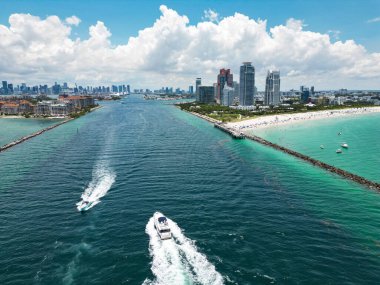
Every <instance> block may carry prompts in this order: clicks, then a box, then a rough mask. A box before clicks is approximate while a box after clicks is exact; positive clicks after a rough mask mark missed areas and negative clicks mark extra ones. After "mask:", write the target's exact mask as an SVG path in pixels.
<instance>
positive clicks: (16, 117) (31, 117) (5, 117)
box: [0, 105, 103, 120]
mask: <svg viewBox="0 0 380 285" xmlns="http://www.w3.org/2000/svg"><path fill="white" fill-rule="evenodd" d="M102 107H103V106H101V105H99V106H95V107H93V108H91V109H90V112H92V111H95V110H97V109H100V108H102ZM69 118H70V115H68V116H55V117H53V116H50V117H43V116H33V115H31V116H30V117H28V118H26V117H25V116H23V115H0V119H37V120H45V119H46V120H58V119H59V120H66V119H69Z"/></svg>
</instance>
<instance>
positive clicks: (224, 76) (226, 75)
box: [216, 68, 233, 104]
mask: <svg viewBox="0 0 380 285" xmlns="http://www.w3.org/2000/svg"><path fill="white" fill-rule="evenodd" d="M225 84H227V86H229V87H232V85H233V75H232V73H231V72H230V70H229V69H224V68H222V69H220V71H219V74H218V77H217V89H216V103H218V104H221V98H222V95H223V88H224V85H225Z"/></svg>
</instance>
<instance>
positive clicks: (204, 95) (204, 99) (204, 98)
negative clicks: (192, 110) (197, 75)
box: [198, 86, 215, 104]
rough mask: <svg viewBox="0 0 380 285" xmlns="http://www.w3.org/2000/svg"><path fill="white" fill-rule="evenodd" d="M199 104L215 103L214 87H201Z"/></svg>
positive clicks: (199, 89)
mask: <svg viewBox="0 0 380 285" xmlns="http://www.w3.org/2000/svg"><path fill="white" fill-rule="evenodd" d="M198 93H199V100H198V101H199V102H200V103H204V104H210V103H214V102H215V96H214V87H213V86H199V87H198Z"/></svg>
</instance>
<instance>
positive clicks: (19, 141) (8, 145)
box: [0, 118, 74, 153]
mask: <svg viewBox="0 0 380 285" xmlns="http://www.w3.org/2000/svg"><path fill="white" fill-rule="evenodd" d="M71 120H74V119H72V118H69V119H66V120H64V121H62V122H60V123H58V124H55V125H52V126H49V127H47V128H45V129H42V130H39V131H37V132H35V133H33V134H30V135H27V136H25V137H22V138H20V139H18V140H15V141H13V142H10V143H8V144H6V145H3V146H2V147H0V153H1V152H3V151H5V150H7V149H10V148H11V147H14V146H16V145H18V144H20V143H23V142H24V141H27V140H30V139H31V138H34V137H36V136H39V135H41V134H43V133H44V132H47V131H50V130H51V129H54V128H56V127H59V126H61V125H63V124H66V123H67V122H70V121H71Z"/></svg>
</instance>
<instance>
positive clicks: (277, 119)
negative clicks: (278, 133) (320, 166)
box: [226, 107, 380, 131]
mask: <svg viewBox="0 0 380 285" xmlns="http://www.w3.org/2000/svg"><path fill="white" fill-rule="evenodd" d="M378 112H380V107H366V108H351V109H342V110H328V111H316V112H307V113H296V114H283V115H270V116H262V117H258V118H255V119H250V120H246V121H241V122H236V123H227V124H226V125H227V127H228V128H232V129H235V130H237V131H246V130H252V129H258V128H267V127H274V126H277V125H284V124H291V123H296V122H301V121H306V120H317V119H328V118H336V117H345V116H354V115H361V114H369V113H378Z"/></svg>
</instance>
